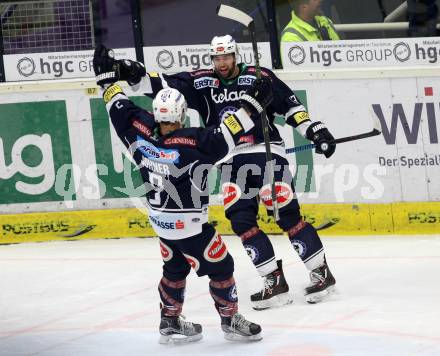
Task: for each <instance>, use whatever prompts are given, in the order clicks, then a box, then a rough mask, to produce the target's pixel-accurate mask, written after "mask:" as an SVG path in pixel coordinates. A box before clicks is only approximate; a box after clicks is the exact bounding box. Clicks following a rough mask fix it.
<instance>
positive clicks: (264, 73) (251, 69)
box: [247, 66, 272, 78]
mask: <svg viewBox="0 0 440 356" xmlns="http://www.w3.org/2000/svg"><path fill="white" fill-rule="evenodd" d="M247 71H248V72H250V73H255V72H256V69H255V67H254V66H251V67H248V69H247ZM271 73H272V72H271V71H269V69H267V68H261V75H262V76H264V77H269V78H270V77H271Z"/></svg>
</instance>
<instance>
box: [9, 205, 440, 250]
mask: <svg viewBox="0 0 440 356" xmlns="http://www.w3.org/2000/svg"><path fill="white" fill-rule="evenodd" d="M260 208H261V209H260V214H259V217H258V224H259V226H260V228H261V229H263V230H264V231H265V232H266V233H268V234H280V230H279V228H278V226H277V225H276V224H275V223H274V222H273V219H271V218H269V217H268V216H267V214H266V213H265V211H264V208H262V207H260ZM302 214H303V216H304V218H305V220H306V221H308V222H310V223H311V224H312V225H313V226H315V228H316V229H317V230H318V231H319V233H320V234H321V235H378V234H379V235H388V234H435V233H438V232H439V231H440V203H393V204H305V205H303V208H302ZM210 222H211V223H212V224H213V225H214V226H215V227H216V229H217V230H218V231H219V232H220V233H222V234H225V235H233V232H232V230H231V227H230V224H229V221H228V220H227V219H226V218H225V216H224V209H223V207H222V206H211V207H210ZM0 227H1V233H0V244H9V243H20V242H40V241H57V240H79V239H81V240H82V239H96V238H124V237H154V236H156V234H155V233H154V231H153V229H152V228H151V225H150V223H149V221H148V217H147V215H146V214H145V211H143V210H140V209H135V208H127V209H108V210H89V211H68V212H67V211H64V212H63V211H60V212H50V213H31V214H13V215H0Z"/></svg>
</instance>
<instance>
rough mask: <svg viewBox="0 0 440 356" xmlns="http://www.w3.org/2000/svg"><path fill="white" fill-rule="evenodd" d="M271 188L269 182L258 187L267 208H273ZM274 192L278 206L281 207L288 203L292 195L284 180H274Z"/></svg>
mask: <svg viewBox="0 0 440 356" xmlns="http://www.w3.org/2000/svg"><path fill="white" fill-rule="evenodd" d="M271 192H272V189H271V185H270V184H266V185H265V186H263V187H262V188H261V189H260V192H259V195H260V198H261V200H262V201H263V204H264V206H265V207H266V209H268V210H273V206H272V193H271ZM275 193H276V199H277V204H278V208H282V207H283V206H286V205H287V204H289V203H290V202H291V201H292V200H293V197H294V194H293V190H292V188H291V187H290V185H289V184H287V183H284V182H275Z"/></svg>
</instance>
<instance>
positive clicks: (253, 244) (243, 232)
mask: <svg viewBox="0 0 440 356" xmlns="http://www.w3.org/2000/svg"><path fill="white" fill-rule="evenodd" d="M210 55H211V59H212V63H213V69H205V70H197V71H193V72H181V73H177V74H173V75H166V74H158V73H148V74H146V75H145V76H144V73H145V69H144V68H143V67H142V65H141V64H139V63H136V62H131V63H129V64H130V65H129V66H128V67H129V68H130V73H131V74H130V77H131V78H132V79H131V81H132V82H133V83H134V82H136V83H137V84H136V86H135V88H140V90H143V92H144V93H146V94H147V95H148V94H150V95H151V93H157V91H159V90H160V89H162V88H164V87H173V88H176V89H178V90H180V91H181V92H182V93H184V95H185V97H186V98H187V100H188V104H189V106H190V107H192V108H195V109H196V110H197V111H198V112H199V113H200V114H201V116H202V117H203V118H206V120H205V122H204V123H205V125H206V126H211V125H218V124H219V123H220V122H222V121H223V120H224V119H225V118H227V117H228V116H229V115H230V114H231V113H233V112H236V111H237V110H238V109H239V108H240V106H239V102H240V100H241V98H242V97H243V95H245V92H246V90H247V89H248V88H249V87H250V86H252V83H253V82H254V81H255V79H256V69H255V67H254V66H246V65H245V64H243V63H238V59H239V57H238V49H237V44H236V42H235V40H234V39H233V38H232V37H231V36H230V35H225V36H219V37H214V38H213V40H212V42H211V46H210ZM261 74H262V76H263V77H264V78H267V79H268V80H270V82H271V83H272V88H273V95H274V98H273V101H272V102H271V104H270V105H269V106H268V107H267V110H266V113H267V118H268V120H269V121H268V124H269V129H270V141H271V150H272V155H273V160H274V163H275V168H276V167H281V170H275V173H274V179H275V186H276V188H275V189H276V191H277V205H278V208H279V220H278V221H277V224H278V225H279V227H280V228H281V229H282V230H283V231H285V232H286V233H287V234H288V237H289V239H290V241H291V243H292V245H293V247H294V249H295V250H296V252H297V253H298V254H299V256H300V258H301V259H302V261H303V262H304V264H305V266H306V268H307V269H308V270H309V271H310V279H311V284H310V285H309V286H308V287H307V288H306V289H305V296H306V300H307V302H309V303H316V302H319V301H321V300H322V299H323V298H324V297H326V296H327V295H328V294H329V292H330V291H331V289H332V287H333V286H334V284H335V283H336V282H335V279H334V277H333V275H332V274H331V272H330V269H329V268H328V265H327V262H326V258H325V254H324V248H323V245H322V242H321V239H320V238H319V236H318V234H317V232H316V230H315V229H314V227H313V226H312V225H310V224H308V223H307V222H305V221H304V220H303V219H302V216H301V213H300V207H299V204H298V201H297V199H296V197H295V190H294V186H293V180H292V176H291V175H290V174H289V168H288V167H289V163H288V161H287V159H286V155H285V149H284V143H283V141H282V139H281V136H280V134H279V132H278V130H277V128H276V126H275V125H274V124H273V122H274V118H275V116H276V115H277V116H281V115H282V116H284V119H285V121H286V123H287V124H288V125H290V126H292V127H294V128H296V130H298V131H299V132H300V133H301V134H303V135H304V137H306V138H307V139H309V140H311V141H313V143H315V144H316V146H317V148H316V153H319V154H324V155H325V157H326V158H329V157H330V156H331V155H332V154H333V153H334V151H335V148H336V145H335V144H334V143H333V139H334V138H333V136H332V135H331V134H330V132H329V131H328V129H327V128H326V127H325V125H324V124H323V123H322V122H320V121H316V122H312V121H311V120H310V118H309V115H308V113H307V111H306V109H305V107H304V106H303V105H302V104H301V102H300V101H299V99H298V98H297V97H296V96H295V94H294V92H293V91H292V90H291V89H290V88H289V87H288V86H287V85H286V84H285V83H283V82H282V81H281V80H279V79H278V78H277V77H276V76H275V74H274V73H273V72H272V71H270V70H268V69H266V68H262V71H261ZM141 77H142V78H141ZM263 141H264V140H263V133H262V128H261V121H259V120H258V121H256V127H255V128H254V129H253V130H252V131H251V132H249V134H247V135H243V136H242V137H241V139H240V143H241V144H242V145H243V146H244V147H243V148H241V149H240V150H237V151H236V152H234V153H233V157H232V159H231V160H230V161H229V162H228V163H230V165H229V168H230V169H231V171H230V174H229V176H228V175H227V174H224V171H225V170H223V172H222V180H223V184H222V188H223V194H224V206H225V214H226V217H227V218H228V219H229V220H230V221H231V226H232V229H233V231H234V232H235V233H236V234H237V235H238V236H240V238H241V240H242V243H243V246H244V247H245V249H246V250H247V252H248V254H249V256H250V257H251V259H252V262H253V263H254V265H255V267H256V268H257V270H258V272H259V274H260V275H261V276H262V277H263V278H264V287H263V289H262V290H261V291H260V292H258V293H255V294H253V295H251V301H252V302H253V304H254V308H255V309H257V310H262V309H267V308H271V307H276V306H281V305H284V304H288V303H291V302H292V299H291V297H290V296H289V294H288V291H289V286H288V284H287V282H286V280H285V278H284V274H283V269H282V264H281V260H278V261H277V260H276V258H275V253H274V249H273V246H272V244H271V242H270V240H269V238H268V236H267V235H266V233H265V232H264V231H262V230H261V229H260V228H259V226H258V224H257V213H258V204H259V201H260V200H261V201H262V202H263V203H264V205H265V206H266V208H267V210H268V212H269V214H271V213H272V209H273V207H272V199H271V193H270V181H271V179H272V177H265V174H264V173H265V172H266V170H265V166H266V155H265V147H264V144H263ZM246 146H248V147H246ZM324 148H325V150H324ZM250 163H252V164H254V165H256V166H257V167H258V169H257V170H256V171H254V172H252V171H251V172H243V170H240V169H241V167H243V166H245V165H247V164H250ZM242 172H243V173H244V177H243V176H241V173H242ZM243 179H244V182H243ZM240 182H242V183H240ZM251 189H258V190H259V196H253V197H250V196H249V195H248V194H246V193H248V192H249V191H250V190H251Z"/></svg>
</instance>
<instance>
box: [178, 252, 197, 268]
mask: <svg viewBox="0 0 440 356" xmlns="http://www.w3.org/2000/svg"><path fill="white" fill-rule="evenodd" d="M182 253H183V252H182ZM183 255H184V256H185V258H186V260H187V261H188V263H189V264H190V266H191V267H192V268H193V269H194V271H196V272H197V271H198V270H199V268H200V262H199V260H198V259H197V258H195V257H193V256H191V255H187V254H186V253H183Z"/></svg>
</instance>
